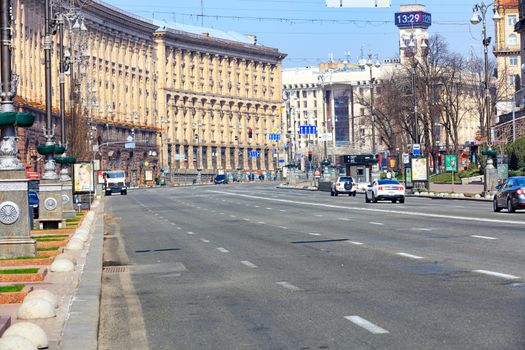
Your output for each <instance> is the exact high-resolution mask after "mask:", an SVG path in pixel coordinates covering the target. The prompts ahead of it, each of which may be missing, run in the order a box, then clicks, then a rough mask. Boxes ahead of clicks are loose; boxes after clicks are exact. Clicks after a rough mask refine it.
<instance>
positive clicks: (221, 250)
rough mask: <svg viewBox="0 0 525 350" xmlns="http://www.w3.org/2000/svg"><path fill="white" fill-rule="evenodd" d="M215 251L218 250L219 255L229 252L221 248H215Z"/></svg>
mask: <svg viewBox="0 0 525 350" xmlns="http://www.w3.org/2000/svg"><path fill="white" fill-rule="evenodd" d="M217 250H218V251H219V252H221V253H229V252H230V251H229V250H228V249H225V248H223V247H219V248H217Z"/></svg>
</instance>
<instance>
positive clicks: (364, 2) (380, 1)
mask: <svg viewBox="0 0 525 350" xmlns="http://www.w3.org/2000/svg"><path fill="white" fill-rule="evenodd" d="M391 4H392V1H391V0H326V7H355V8H357V7H390V5H391Z"/></svg>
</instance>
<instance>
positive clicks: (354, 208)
mask: <svg viewBox="0 0 525 350" xmlns="http://www.w3.org/2000/svg"><path fill="white" fill-rule="evenodd" d="M208 192H213V193H218V194H225V195H229V196H240V197H246V198H252V199H264V200H268V201H274V202H281V203H291V204H299V205H304V206H312V207H324V208H332V209H343V210H354V211H369V212H375V213H388V214H398V215H405V216H422V217H429V218H438V219H452V220H459V221H477V222H490V223H497V224H508V225H520V226H523V221H513V220H499V219H487V218H471V217H462V216H454V215H443V214H431V213H421V212H415V211H400V210H389V209H376V208H369V207H368V208H362V207H345V206H341V205H333V204H323V203H312V202H300V201H293V200H289V199H277V198H268V197H257V196H252V195H248V194H241V193H232V192H224V191H213V190H208Z"/></svg>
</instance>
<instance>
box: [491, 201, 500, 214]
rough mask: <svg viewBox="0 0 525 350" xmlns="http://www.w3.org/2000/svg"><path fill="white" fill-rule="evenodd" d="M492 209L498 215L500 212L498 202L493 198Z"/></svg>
mask: <svg viewBox="0 0 525 350" xmlns="http://www.w3.org/2000/svg"><path fill="white" fill-rule="evenodd" d="M492 209H493V210H494V211H495V212H496V213H498V212H500V211H501V208H500V207H498V201H497V200H496V198H494V200H493V201H492Z"/></svg>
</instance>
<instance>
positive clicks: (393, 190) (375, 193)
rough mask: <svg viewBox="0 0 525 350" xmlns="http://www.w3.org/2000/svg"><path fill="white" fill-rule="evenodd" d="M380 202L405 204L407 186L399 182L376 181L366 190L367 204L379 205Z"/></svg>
mask: <svg viewBox="0 0 525 350" xmlns="http://www.w3.org/2000/svg"><path fill="white" fill-rule="evenodd" d="M380 200H388V201H392V203H395V202H397V201H399V203H405V186H403V185H402V184H400V183H399V181H397V180H374V182H372V184H371V185H368V188H367V189H366V192H365V202H366V203H370V202H373V203H377V201H380Z"/></svg>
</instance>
